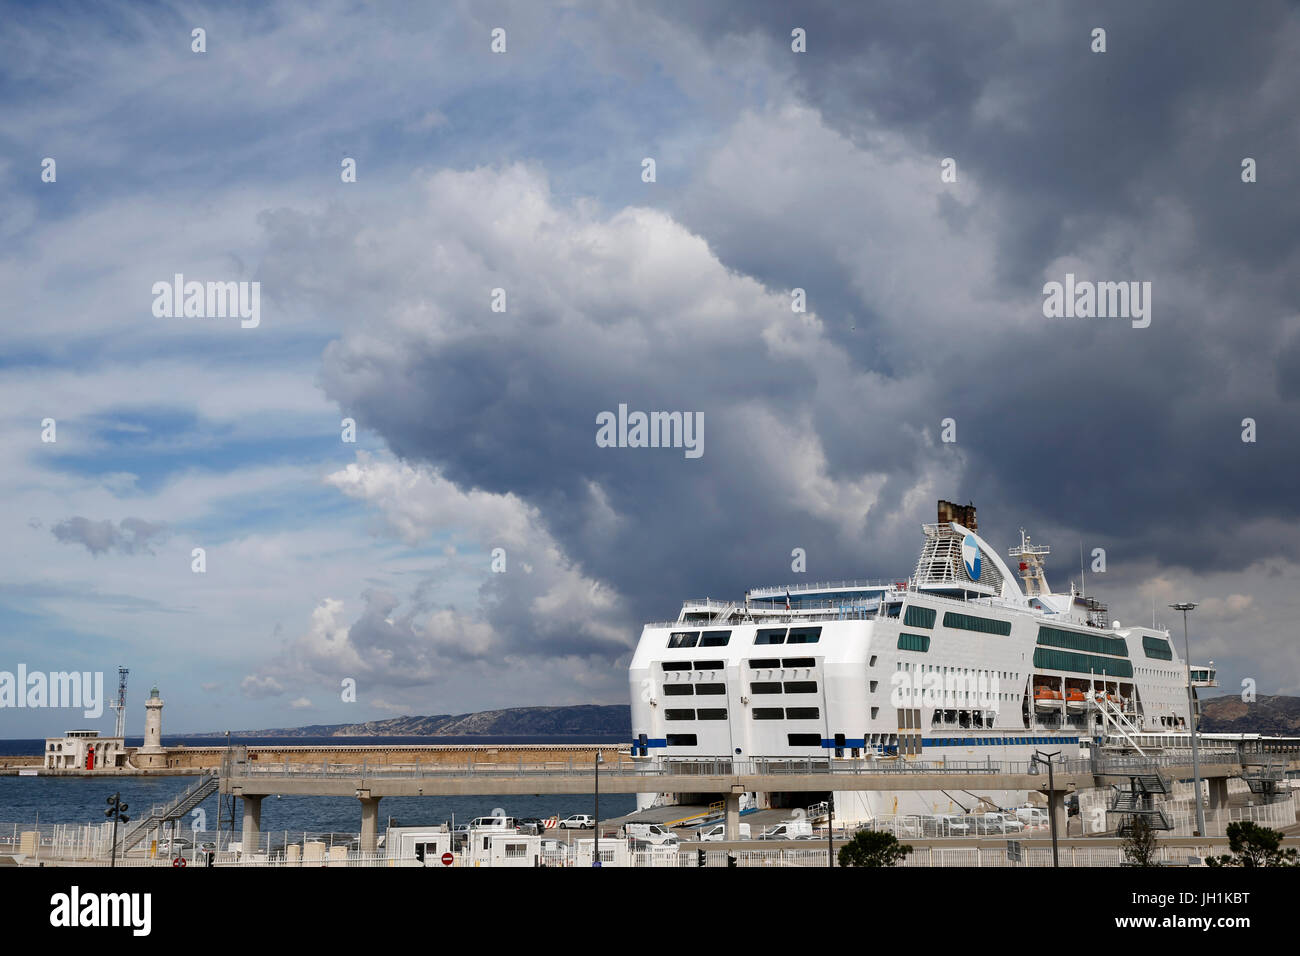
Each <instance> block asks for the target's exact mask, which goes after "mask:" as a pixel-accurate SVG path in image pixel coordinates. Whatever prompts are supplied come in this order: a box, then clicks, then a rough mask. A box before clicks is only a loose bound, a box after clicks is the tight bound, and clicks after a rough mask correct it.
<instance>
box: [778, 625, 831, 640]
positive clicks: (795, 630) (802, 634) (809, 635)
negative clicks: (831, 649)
mask: <svg viewBox="0 0 1300 956" xmlns="http://www.w3.org/2000/svg"><path fill="white" fill-rule="evenodd" d="M821 639H822V629H821V628H820V627H792V628H790V636H789V637H787V638H786V639H785V642H786V643H787V644H816V643H817V642H818V641H820V640H821Z"/></svg>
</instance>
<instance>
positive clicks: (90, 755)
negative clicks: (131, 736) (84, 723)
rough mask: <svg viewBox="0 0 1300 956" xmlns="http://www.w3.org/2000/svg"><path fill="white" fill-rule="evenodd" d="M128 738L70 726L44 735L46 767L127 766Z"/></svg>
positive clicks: (99, 767)
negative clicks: (60, 732)
mask: <svg viewBox="0 0 1300 956" xmlns="http://www.w3.org/2000/svg"><path fill="white" fill-rule="evenodd" d="M126 756H127V750H126V740H125V739H123V738H122V737H101V736H99V731H98V730H69V731H68V732H67V733H66V734H64V735H63V736H62V737H47V738H45V764H44V766H45V769H46V770H115V769H118V768H120V767H125V766H126Z"/></svg>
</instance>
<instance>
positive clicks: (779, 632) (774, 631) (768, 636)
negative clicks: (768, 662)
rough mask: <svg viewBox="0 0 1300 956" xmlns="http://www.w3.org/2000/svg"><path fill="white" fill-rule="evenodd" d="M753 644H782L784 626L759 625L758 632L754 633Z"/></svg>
mask: <svg viewBox="0 0 1300 956" xmlns="http://www.w3.org/2000/svg"><path fill="white" fill-rule="evenodd" d="M754 643H755V644H784V643H785V628H783V627H760V628H759V629H758V633H757V634H755V635H754Z"/></svg>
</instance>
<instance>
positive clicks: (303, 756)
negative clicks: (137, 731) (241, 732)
mask: <svg viewBox="0 0 1300 956" xmlns="http://www.w3.org/2000/svg"><path fill="white" fill-rule="evenodd" d="M630 746H631V744H409V745H407V744H383V745H376V746H373V747H369V746H364V745H361V746H359V745H348V746H339V747H331V746H328V745H312V746H309V747H295V746H273V747H248V748H247V750H248V760H249V762H250V763H253V764H260V765H267V764H278V765H281V766H283V765H285V764H286V763H287V764H288V765H289V766H291V767H309V766H316V767H320V766H322V765H325V764H331V765H332V764H346V765H348V766H357V767H359V766H365V767H374V768H381V767H385V768H390V769H397V768H415V767H434V766H437V767H468V766H470V765H471V764H479V765H482V764H497V765H504V766H521V765H522V766H526V767H533V766H538V765H549V766H552V767H558V766H560V765H564V766H568V765H570V764H571V765H572V766H573V767H574V768H582V769H585V768H586V767H588V766H589V765H590V764H592V763H593V761H594V760H595V758H596V752H597V751H598V750H599V751H603V753H604V755H605V761H606V763H617V762H618V760H619V754H618V752H619V751H620V750H623V751H626V750H628V749H629V748H630ZM134 749H135V748H131V750H132V751H134ZM225 753H226V748H225V747H224V746H214V747H168V748H167V758H166V767H165V769H159V770H138V769H134V768H128V769H119V770H63V771H54V770H42V772H41V775H42V776H45V775H47V774H48V775H50V776H114V775H123V774H126V775H139V776H150V775H159V776H172V775H177V774H185V773H191V774H192V773H200V772H202V771H204V770H215V769H216V768H217V767H219V766H220V765H221V759H222V757H223V756H225ZM128 759H129V757H128ZM41 763H42V757H41V756H39V755H34V756H13V757H6V756H0V775H2V774H16V773H17V772H18V770H19V769H20V768H32V767H40V766H41Z"/></svg>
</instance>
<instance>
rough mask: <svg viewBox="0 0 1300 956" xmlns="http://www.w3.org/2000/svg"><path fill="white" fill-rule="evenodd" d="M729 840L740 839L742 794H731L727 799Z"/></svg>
mask: <svg viewBox="0 0 1300 956" xmlns="http://www.w3.org/2000/svg"><path fill="white" fill-rule="evenodd" d="M726 815H727V839H728V840H730V841H735V840H739V839H740V794H739V793H729V794H727V799H726Z"/></svg>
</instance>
